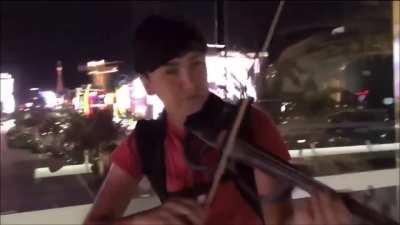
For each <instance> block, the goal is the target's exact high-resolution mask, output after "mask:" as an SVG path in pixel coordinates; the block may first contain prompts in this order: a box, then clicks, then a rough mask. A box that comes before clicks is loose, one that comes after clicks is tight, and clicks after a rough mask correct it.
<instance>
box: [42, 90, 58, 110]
mask: <svg viewBox="0 0 400 225" xmlns="http://www.w3.org/2000/svg"><path fill="white" fill-rule="evenodd" d="M40 95H41V96H42V97H43V99H44V102H45V103H46V105H45V107H47V108H54V107H56V106H57V104H58V100H57V95H56V93H54V92H53V91H41V92H40Z"/></svg>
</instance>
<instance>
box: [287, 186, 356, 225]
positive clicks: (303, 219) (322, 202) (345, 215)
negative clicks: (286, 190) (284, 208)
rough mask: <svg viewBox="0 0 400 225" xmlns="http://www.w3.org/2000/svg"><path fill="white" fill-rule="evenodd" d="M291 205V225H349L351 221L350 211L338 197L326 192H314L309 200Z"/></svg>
mask: <svg viewBox="0 0 400 225" xmlns="http://www.w3.org/2000/svg"><path fill="white" fill-rule="evenodd" d="M300 201H302V202H295V204H293V211H294V212H293V217H292V218H291V221H290V222H289V224H291V225H292V224H293V225H300V224H301V225H303V224H304V225H305V224H309V225H311V224H312V225H320V224H325V225H339V224H340V225H349V224H351V221H352V216H351V213H350V211H349V210H348V209H347V207H346V206H345V205H344V203H343V201H342V200H341V199H340V198H339V197H338V196H333V195H331V194H330V193H326V192H321V191H320V192H316V193H313V194H312V195H311V198H309V199H305V200H300Z"/></svg>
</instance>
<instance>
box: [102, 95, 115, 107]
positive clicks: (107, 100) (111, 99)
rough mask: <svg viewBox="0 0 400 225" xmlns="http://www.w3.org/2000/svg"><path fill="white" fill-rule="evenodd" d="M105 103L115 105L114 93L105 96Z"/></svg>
mask: <svg viewBox="0 0 400 225" xmlns="http://www.w3.org/2000/svg"><path fill="white" fill-rule="evenodd" d="M104 103H105V104H106V105H112V104H114V93H107V94H106V95H105V96H104Z"/></svg>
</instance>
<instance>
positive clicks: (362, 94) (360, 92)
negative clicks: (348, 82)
mask: <svg viewBox="0 0 400 225" xmlns="http://www.w3.org/2000/svg"><path fill="white" fill-rule="evenodd" d="M354 94H355V95H357V96H367V95H368V94H369V90H362V91H357V92H356V93H354Z"/></svg>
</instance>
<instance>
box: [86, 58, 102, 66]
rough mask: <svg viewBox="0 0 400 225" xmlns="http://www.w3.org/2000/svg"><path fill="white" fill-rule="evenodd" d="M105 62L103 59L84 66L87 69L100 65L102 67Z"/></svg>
mask: <svg viewBox="0 0 400 225" xmlns="http://www.w3.org/2000/svg"><path fill="white" fill-rule="evenodd" d="M104 64H105V61H104V59H102V60H99V61H89V62H87V63H86V66H88V67H96V66H100V65H104Z"/></svg>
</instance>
